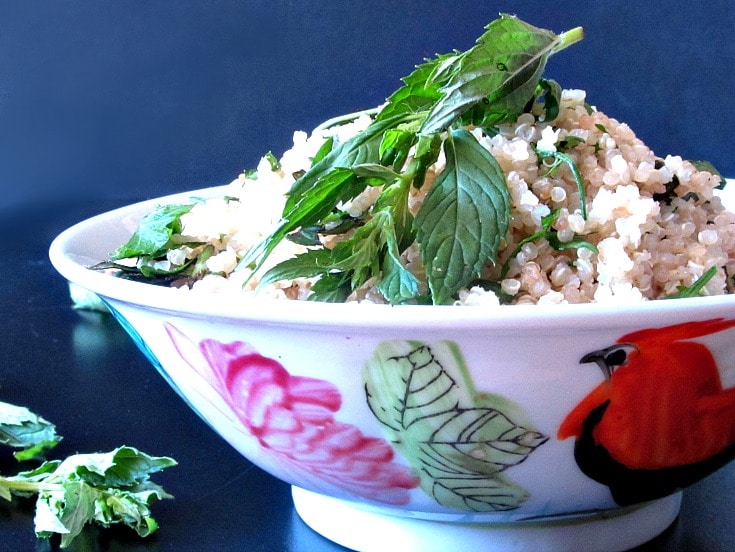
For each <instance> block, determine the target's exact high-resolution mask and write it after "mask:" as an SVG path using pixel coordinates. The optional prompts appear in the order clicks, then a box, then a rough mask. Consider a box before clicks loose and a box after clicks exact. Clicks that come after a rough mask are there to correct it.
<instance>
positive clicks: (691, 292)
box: [664, 266, 717, 299]
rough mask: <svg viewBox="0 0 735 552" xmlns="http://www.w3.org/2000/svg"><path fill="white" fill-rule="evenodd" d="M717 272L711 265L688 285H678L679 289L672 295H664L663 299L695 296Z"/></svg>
mask: <svg viewBox="0 0 735 552" xmlns="http://www.w3.org/2000/svg"><path fill="white" fill-rule="evenodd" d="M715 274H717V267H716V266H711V267H710V268H708V269H707V271H705V273H704V274H702V275H701V276H700V277H699V278H697V280H696V281H695V282H694V283H693V284H692V285H691V286H689V287H686V286H679V291H678V292H677V293H675V294H673V295H669V296H667V297H664V299H685V298H688V297H696V296H697V295H699V294H700V293H701V291H702V290H703V289H704V286H706V285H707V282H709V281H710V280H711V279H712V277H713V276H714V275H715Z"/></svg>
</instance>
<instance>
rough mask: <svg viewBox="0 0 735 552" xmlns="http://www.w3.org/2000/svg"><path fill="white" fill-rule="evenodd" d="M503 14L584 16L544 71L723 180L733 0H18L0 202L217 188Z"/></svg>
mask: <svg viewBox="0 0 735 552" xmlns="http://www.w3.org/2000/svg"><path fill="white" fill-rule="evenodd" d="M501 11H504V12H509V13H515V14H517V15H518V16H519V17H521V18H522V19H524V20H526V21H529V22H531V23H533V24H535V25H537V26H541V27H545V28H549V29H552V30H554V31H555V32H561V31H564V30H567V29H569V28H571V27H574V26H577V25H582V26H584V28H585V31H586V38H585V40H584V41H582V42H581V43H579V44H577V45H575V46H573V47H572V48H571V49H569V50H566V51H564V52H562V53H561V54H559V55H557V56H556V57H555V58H553V59H552V61H551V63H550V65H549V67H548V70H547V73H546V75H547V76H548V77H550V78H555V79H556V80H558V81H559V82H560V83H561V84H562V85H563V86H565V87H567V88H583V89H586V90H587V91H588V98H589V101H590V103H592V104H594V105H596V106H598V108H600V109H602V110H603V111H605V112H607V113H608V114H610V115H612V116H614V117H616V118H618V119H620V120H622V121H625V122H628V123H629V124H630V126H631V127H632V128H633V129H634V130H635V131H636V133H637V134H638V135H639V136H640V137H641V138H642V139H643V140H645V141H647V142H648V143H649V144H650V145H651V146H652V147H653V148H654V150H655V151H656V152H657V153H658V154H659V155H665V154H667V153H673V154H679V155H682V156H683V157H685V158H690V159H709V160H711V161H712V162H714V163H715V165H716V166H718V167H719V168H720V170H721V171H722V172H723V173H724V174H725V175H727V176H735V159H734V157H735V156H734V155H733V154H734V153H735V130H733V124H734V123H735V101H734V100H733V98H734V97H735V74H734V73H733V65H734V62H735V41H733V39H732V32H733V29H735V3H734V2H732V0H719V1H714V2H691V1H690V2H682V1H675V0H668V1H662V2H650V3H649V2H646V3H644V2H632V1H630V0H618V1H607V2H592V1H571V0H556V1H554V2H549V1H543V2H540V1H531V0H528V1H510V0H504V1H495V0H453V1H438V0H407V1H403V2H379V1H375V0H360V1H345V0H330V1H321V0H320V1H295V0H293V1H286V0H275V1H274V0H269V1H239V2H235V1H217V0H209V1H186V0H184V1H166V2H163V1H125V2H120V1H106V0H68V1H64V2H56V1H46V2H39V1H25V0H17V1H5V2H1V3H0V207H4V206H9V205H14V204H18V203H22V202H28V201H31V200H38V199H50V200H56V199H58V198H62V197H66V198H68V197H76V196H80V197H81V196H83V195H84V196H91V197H94V198H98V197H106V198H122V199H128V198H130V199H134V198H142V197H154V196H158V195H162V194H166V193H170V192H175V191H185V190H190V189H195V188H199V187H204V186H211V185H218V184H223V183H226V182H229V181H230V180H231V179H232V178H234V177H235V176H236V175H237V174H238V173H239V172H240V171H242V170H243V169H246V168H251V167H253V166H254V165H255V164H256V163H257V161H258V159H259V157H260V156H261V155H262V154H263V153H265V152H266V151H268V150H272V151H273V152H274V153H277V154H280V153H282V152H283V151H284V150H285V149H286V148H288V147H289V145H290V143H291V136H292V133H293V131H294V130H297V129H304V130H309V129H311V128H313V127H314V126H315V125H316V124H318V123H319V122H321V121H322V120H324V119H327V118H329V117H331V116H334V115H337V114H341V113H345V112H348V111H352V110H357V109H361V108H366V107H372V106H374V105H377V104H379V103H381V102H382V101H383V100H384V99H385V97H386V96H387V95H389V94H390V93H391V92H392V91H393V90H394V89H395V88H396V87H397V86H398V85H399V78H400V77H402V76H404V75H405V74H407V73H408V72H410V70H411V69H412V68H413V66H414V65H415V64H417V63H419V62H421V60H422V59H423V58H424V57H428V56H432V55H434V54H435V53H440V52H446V51H449V50H451V49H454V48H457V49H462V50H463V49H466V48H468V47H470V46H471V45H472V43H473V42H474V40H475V38H476V37H477V36H479V35H480V34H481V33H482V30H483V26H484V25H485V24H486V23H488V22H489V21H491V20H492V19H494V18H495V17H496V15H497V14H498V13H499V12H501Z"/></svg>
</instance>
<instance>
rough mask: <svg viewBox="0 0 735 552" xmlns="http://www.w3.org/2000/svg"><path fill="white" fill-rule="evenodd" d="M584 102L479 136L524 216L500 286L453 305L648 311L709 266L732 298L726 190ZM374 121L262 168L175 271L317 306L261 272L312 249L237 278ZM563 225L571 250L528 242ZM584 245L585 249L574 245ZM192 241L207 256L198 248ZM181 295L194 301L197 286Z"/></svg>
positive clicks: (359, 210)
mask: <svg viewBox="0 0 735 552" xmlns="http://www.w3.org/2000/svg"><path fill="white" fill-rule="evenodd" d="M585 100H586V98H585V93H584V92H583V91H580V90H565V91H564V92H563V94H562V104H561V109H560V113H559V116H558V117H557V119H556V120H554V121H553V122H550V123H547V122H544V121H543V112H540V113H538V114H537V113H534V112H531V113H524V114H523V115H521V116H520V117H519V118H518V120H517V121H516V122H515V123H513V124H505V125H501V126H500V127H499V129H498V130H499V132H498V133H497V134H495V135H493V136H487V135H484V134H483V132H482V130H481V129H479V128H469V130H470V131H471V132H472V133H473V134H474V136H475V137H476V138H477V139H478V141H479V143H480V144H481V145H482V146H483V147H484V148H486V149H487V150H488V151H489V152H490V153H491V154H492V155H493V157H494V158H495V159H496V160H497V162H498V163H499V165H500V167H501V168H502V171H503V173H504V175H505V180H506V184H507V186H508V190H509V193H510V197H511V199H512V207H511V217H510V226H509V230H508V232H507V235H506V236H505V238H504V240H503V242H502V244H501V249H500V252H499V256H498V259H497V261H496V262H495V263H494V264H493V263H488V264H487V265H486V266H485V268H484V270H483V272H482V274H481V279H482V280H483V281H489V282H497V284H498V285H497V286H495V287H493V289H486V287H487V286H484V287H483V286H479V285H478V286H471V287H470V288H469V289H462V290H460V291H459V293H458V295H457V298H456V301H455V303H454V304H456V305H471V306H477V307H480V308H497V307H499V306H501V305H504V304H563V303H589V302H597V303H606V302H615V303H616V304H621V303H629V302H640V301H645V300H651V299H658V298H662V297H667V296H671V295H674V294H676V293H677V292H678V290H679V289H680V288H681V287H689V286H691V285H692V284H693V283H694V282H696V281H697V280H698V279H699V278H701V277H702V276H703V274H704V273H705V272H706V271H707V270H708V269H710V267H716V270H717V272H716V273H715V275H714V276H713V277H712V278H710V279H709V280H708V281H707V283H706V285H705V287H704V290H703V293H704V294H708V295H717V294H724V293H729V292H730V291H731V286H732V282H731V278H730V277H729V275H730V274H735V261H734V260H733V259H735V214H733V213H732V212H730V211H727V210H725V208H724V207H723V206H722V204H721V202H720V199H719V198H718V197H717V196H716V195H715V189H716V188H717V187H718V186H720V184H721V179H720V177H719V175H713V174H710V173H709V172H705V171H700V170H697V168H695V166H694V165H693V164H692V163H690V162H688V161H685V160H683V159H681V158H680V157H677V156H667V157H664V158H660V157H658V156H657V155H656V154H655V153H654V152H653V151H651V149H650V148H649V147H648V146H646V145H645V144H644V143H643V142H642V141H641V140H640V139H638V138H637V137H636V135H635V134H634V132H633V131H632V130H631V129H630V127H628V125H626V124H625V123H621V122H619V121H617V120H615V119H613V118H611V117H609V116H607V115H605V114H604V113H602V112H600V111H597V110H595V109H592V108H590V107H589V106H588V105H587V104H586V103H585ZM370 122H371V118H370V117H369V116H367V115H364V116H362V117H359V118H357V119H356V120H354V121H352V122H350V123H347V124H342V125H339V126H336V127H333V128H330V129H327V130H319V131H315V132H314V133H312V134H311V135H309V136H307V134H306V133H303V132H297V133H295V135H294V145H293V147H292V148H291V149H290V150H289V151H287V152H285V153H284V154H283V156H282V157H281V159H280V167H279V168H278V169H276V170H274V169H273V167H272V166H271V164H270V162H268V161H267V160H266V159H263V160H262V161H261V163H260V164H259V166H258V168H257V173H256V174H255V175H254V176H246V175H241V176H240V177H239V178H238V179H237V180H235V181H234V182H232V183H231V184H230V185H229V186H228V187H227V189H226V191H225V193H224V194H223V197H222V198H213V199H209V200H207V201H205V202H202V203H199V204H197V205H196V206H195V207H194V208H193V209H192V210H191V211H190V212H189V213H188V214H186V215H184V216H183V217H182V219H181V222H182V225H183V228H182V230H181V232H180V234H179V235H176V236H174V238H175V239H177V240H180V243H182V244H183V245H182V246H181V247H180V248H179V249H175V250H173V251H170V252H169V254H168V256H167V260H166V262H168V263H171V264H172V265H176V264H177V263H178V264H182V263H184V262H186V260H187V259H192V258H195V257H196V256H197V255H199V253H201V251H202V249H203V248H205V247H211V248H212V254H211V256H210V257H209V258H208V260H207V262H206V267H207V271H208V272H207V273H206V274H205V275H204V276H203V277H202V278H200V279H199V280H197V281H196V282H194V283H193V284H192V285H191V286H190V288H191V292H194V293H197V292H202V291H204V292H214V293H235V294H240V293H245V294H253V293H257V294H258V295H259V296H268V297H274V298H283V299H292V300H304V299H307V298H308V296H309V294H310V287H311V285H312V284H313V280H311V279H309V278H297V279H293V280H288V281H281V282H277V283H275V284H270V285H267V286H261V287H258V279H259V275H260V274H262V273H263V272H264V271H265V270H267V269H268V268H269V267H271V266H274V265H276V264H277V263H278V262H280V261H282V260H284V259H287V258H290V257H292V256H294V255H295V254H298V253H301V252H303V251H305V248H304V246H301V245H297V244H294V243H292V242H290V241H287V240H283V241H282V242H281V243H280V244H279V245H278V246H277V247H276V249H275V251H274V252H273V254H272V255H271V256H270V257H269V258H268V259H267V263H266V265H265V266H264V267H262V268H261V269H260V270H259V271H258V273H256V274H254V275H253V274H251V273H250V270H249V269H247V268H243V269H240V270H235V267H236V266H237V263H238V259H240V258H242V256H243V255H245V253H246V252H247V251H248V249H249V248H250V247H251V246H253V244H255V243H258V242H259V241H260V240H262V239H263V238H265V237H266V236H268V235H269V233H270V232H271V231H272V229H273V228H274V226H275V225H276V224H277V223H278V221H279V218H280V214H281V212H282V209H283V205H284V200H285V199H284V196H285V194H286V193H287V192H288V190H289V188H290V187H291V185H292V184H293V183H294V181H295V179H294V175H298V174H301V173H303V171H306V170H308V169H309V167H310V165H311V159H312V158H313V157H314V155H315V154H316V152H317V151H318V150H319V147H320V146H321V145H322V143H323V142H324V140H325V139H326V138H327V137H328V136H331V137H332V138H333V139H334V140H336V141H344V140H347V139H348V138H349V137H351V136H353V135H355V134H356V133H358V132H360V131H362V130H364V129H365V128H367V126H368V125H369V124H370ZM562 150H563V151H564V153H565V154H566V155H568V156H569V157H570V158H571V159H572V160H573V162H574V164H575V165H576V167H577V168H578V170H579V173H580V175H581V177H582V179H583V182H584V195H585V197H584V199H583V198H582V197H580V191H579V189H578V186H577V183H576V181H575V179H574V176H573V174H572V171H571V168H570V166H569V165H567V164H563V163H562V164H555V163H553V159H552V158H550V157H548V158H540V157H539V154H538V153H537V152H539V151H543V152H558V151H562ZM444 164H445V160H444V158H443V156H442V155H440V156H439V158H438V160H437V162H436V163H435V164H434V165H433V166H432V167H431V169H430V170H429V171H428V174H427V176H426V180H425V183H424V185H423V187H422V188H421V189H418V190H417V189H413V190H412V191H411V196H410V198H409V208H410V210H411V211H412V212H413V214H416V213H417V212H418V210H419V208H420V206H421V203H422V200H423V198H424V197H425V196H426V193H427V191H428V190H429V189H430V188H431V186H432V184H433V182H434V180H435V178H436V176H437V175H438V174H439V173H440V172H441V171H442V169H443V168H444ZM380 191H381V190H380V188H379V187H368V188H367V189H366V191H365V192H364V193H362V194H360V195H359V196H357V197H356V198H355V199H354V200H352V201H351V202H349V203H347V204H343V205H340V208H341V209H342V210H343V211H344V212H346V213H349V214H350V215H351V216H354V217H356V216H360V215H362V214H364V213H366V212H368V209H369V207H370V206H371V205H372V204H373V202H374V201H375V199H376V198H377V196H378V195H379V193H380ZM225 196H226V198H225ZM233 198H235V199H236V200H233ZM583 200H584V202H585V203H584V205H583V203H582V201H583ZM583 207H584V208H585V209H586V213H585V209H583ZM552 214H554V215H555V216H556V218H555V219H554V220H553V222H552V223H551V228H552V229H553V230H554V231H555V236H556V239H557V240H558V242H559V243H558V244H556V246H554V244H551V243H549V241H548V240H547V239H546V238H545V237H540V238H538V239H534V240H532V241H528V238H529V236H533V235H534V234H537V233H539V232H541V231H542V229H543V224H544V221H545V220H548V219H547V217H549V216H550V215H552ZM585 215H586V216H585ZM340 239H344V235H339V236H331V235H323V236H321V240H322V242H323V243H324V244H326V245H327V246H328V247H329V248H332V247H333V246H334V245H335V242H336V241H338V240H340ZM579 242H584V243H585V245H584V246H583V247H573V246H572V245H574V244H575V243H579ZM191 243H198V244H199V245H198V246H197V247H195V248H192V247H191V245H190V244H191ZM565 244H566V245H567V246H568V247H565ZM401 260H402V262H403V263H404V265H405V266H407V267H408V268H409V269H410V270H411V271H412V273H413V274H414V275H415V276H417V277H418V278H419V280H420V282H421V285H422V286H423V291H426V278H425V275H424V274H423V268H422V265H421V262H420V258H419V252H418V247H417V246H416V244H413V245H411V246H410V247H408V249H406V250H405V251H403V252H402V254H401ZM375 283H376V282H375V279H371V280H368V281H367V282H366V283H365V284H364V285H363V286H362V287H360V288H359V289H357V290H356V291H354V292H353V293H352V294H351V295H350V296H349V297H348V298H347V301H363V302H372V303H384V302H386V301H385V299H384V298H383V296H382V295H381V293H380V292H379V291H378V290H377V288H376V287H375ZM182 289H185V290H186V291H183V292H185V293H188V292H189V287H184V288H182Z"/></svg>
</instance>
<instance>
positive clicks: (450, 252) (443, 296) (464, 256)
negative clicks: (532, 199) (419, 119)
mask: <svg viewBox="0 0 735 552" xmlns="http://www.w3.org/2000/svg"><path fill="white" fill-rule="evenodd" d="M444 153H445V155H446V158H447V165H446V167H445V169H444V170H443V171H442V173H441V174H440V175H439V176H438V177H437V179H436V181H435V182H434V185H433V186H432V187H431V189H430V190H429V193H428V194H427V195H426V198H425V199H424V203H423V205H422V206H421V209H420V211H419V212H418V215H417V216H416V221H415V226H416V229H417V230H416V232H417V235H416V237H417V241H418V242H419V247H420V251H421V257H422V259H423V262H424V266H425V267H426V275H427V279H428V282H429V288H430V289H431V292H432V296H433V301H434V303H435V304H444V303H447V302H449V301H450V300H451V298H452V296H453V295H454V294H455V293H456V292H457V291H458V290H459V289H461V288H463V287H465V286H467V285H468V284H469V283H470V282H471V281H472V280H474V279H475V278H476V277H477V276H478V275H479V274H480V271H481V270H482V268H483V266H485V265H486V264H487V263H488V262H495V259H496V256H497V253H498V247H499V246H500V242H501V240H502V239H503V238H504V237H505V234H506V232H507V231H508V224H509V217H510V194H509V192H508V188H507V185H506V183H505V176H504V175H503V171H502V169H501V168H500V166H499V165H498V163H497V161H496V160H495V158H494V157H492V155H490V153H489V152H488V151H487V150H486V149H485V148H483V147H482V146H481V145H480V144H479V143H478V142H477V140H476V139H475V137H474V136H473V135H472V134H471V133H470V132H468V131H466V130H455V131H453V132H452V133H451V135H450V138H448V139H447V140H446V141H445V142H444Z"/></svg>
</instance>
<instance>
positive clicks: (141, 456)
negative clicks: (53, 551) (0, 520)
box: [0, 447, 176, 548]
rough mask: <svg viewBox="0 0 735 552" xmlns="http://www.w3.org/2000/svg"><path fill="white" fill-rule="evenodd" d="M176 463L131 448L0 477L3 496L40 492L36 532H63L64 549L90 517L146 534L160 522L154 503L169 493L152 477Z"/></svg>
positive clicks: (46, 533)
mask: <svg viewBox="0 0 735 552" xmlns="http://www.w3.org/2000/svg"><path fill="white" fill-rule="evenodd" d="M174 465H176V462H175V461H174V460H173V459H171V458H167V457H155V456H149V455H148V454H145V453H143V452H140V451H139V450H137V449H135V448H132V447H119V448H117V449H115V450H113V451H111V452H107V453H97V454H76V455H73V456H70V457H68V458H67V459H65V460H64V461H61V462H59V461H58V460H56V461H52V462H45V463H43V464H42V465H41V466H39V467H38V468H36V469H34V470H30V471H25V472H21V473H19V474H17V475H15V476H12V477H4V478H3V477H0V496H2V497H4V498H6V499H9V498H10V495H11V494H17V495H20V496H29V495H31V494H37V495H38V498H37V502H36V516H35V526H36V533H37V534H38V536H39V537H47V536H49V535H50V534H51V533H60V534H61V547H62V548H64V547H66V546H68V545H69V544H70V543H71V541H72V540H73V539H74V538H75V537H76V536H77V535H78V534H79V533H80V531H81V530H82V528H83V527H84V525H86V524H87V523H90V522H91V523H98V524H100V525H102V526H104V527H107V526H109V525H112V524H124V525H127V526H129V527H131V528H133V529H134V530H135V531H136V532H137V533H138V534H139V535H141V536H147V535H149V534H150V533H151V532H152V531H154V530H155V529H156V527H157V524H156V522H155V521H154V520H153V518H152V517H151V515H150V505H151V504H152V503H153V502H154V501H155V500H157V499H163V498H171V496H170V495H169V494H167V493H166V492H165V491H164V490H163V489H162V488H161V487H159V486H158V485H156V484H155V483H153V482H151V481H150V479H149V476H150V474H152V473H155V472H158V471H160V470H162V469H165V468H167V467H170V466H174Z"/></svg>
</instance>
